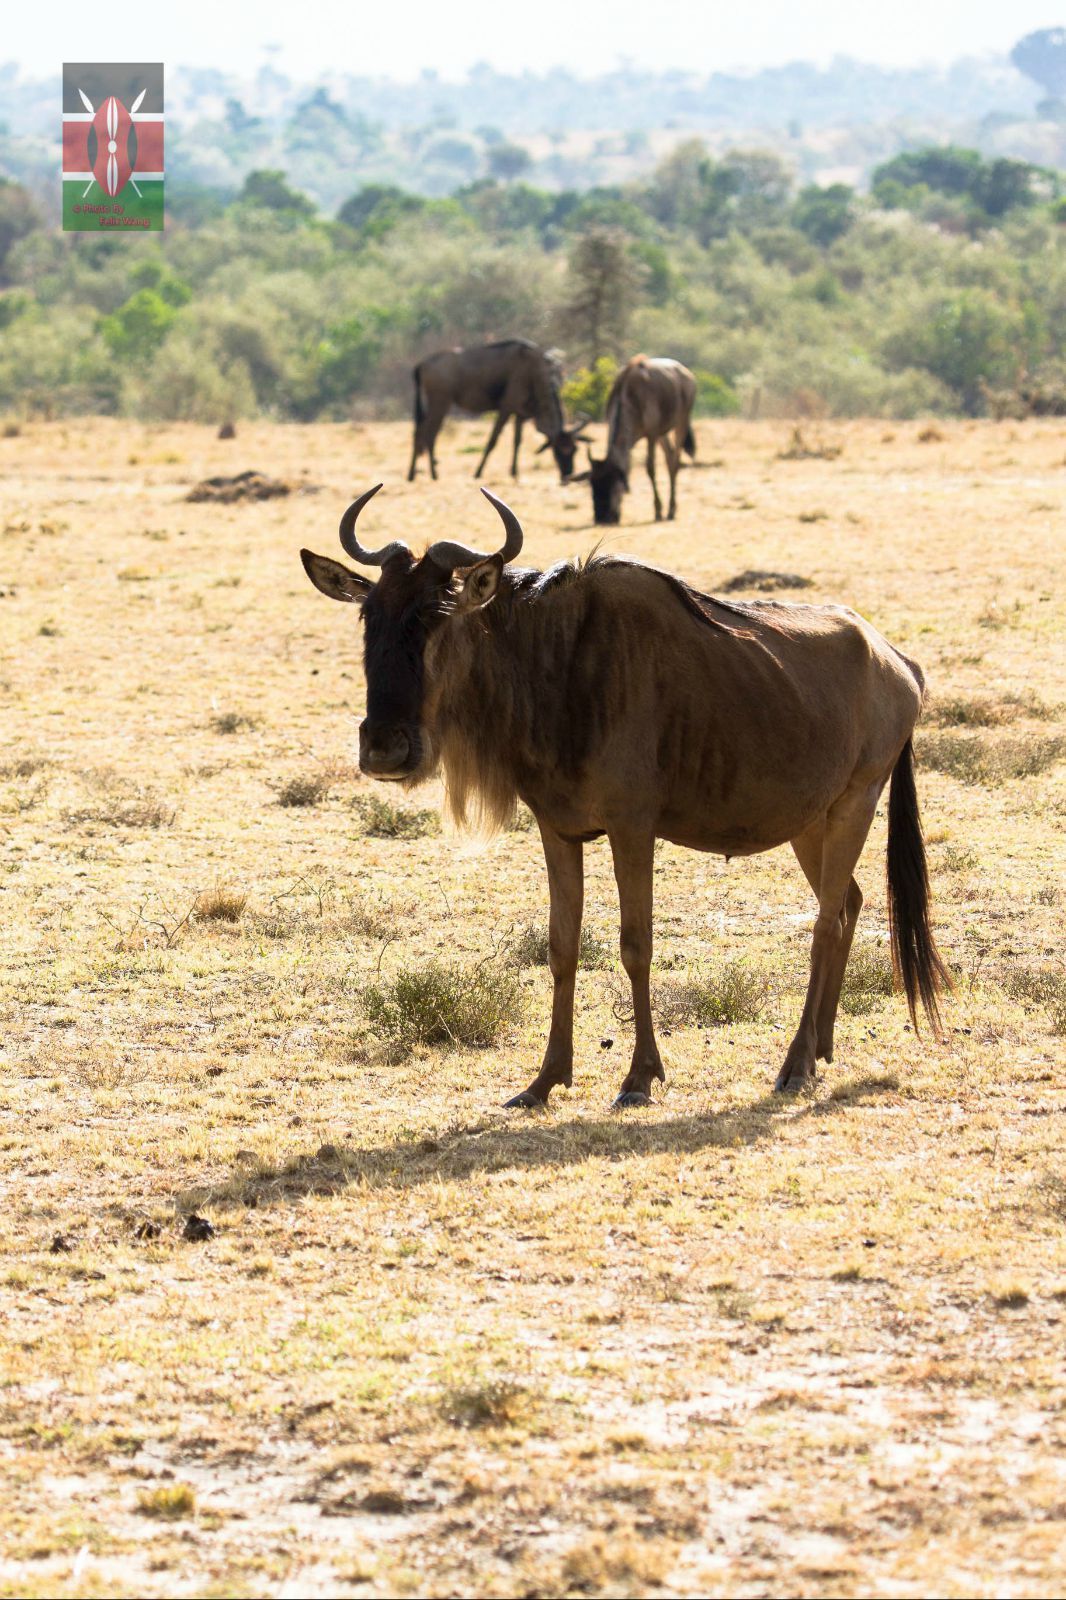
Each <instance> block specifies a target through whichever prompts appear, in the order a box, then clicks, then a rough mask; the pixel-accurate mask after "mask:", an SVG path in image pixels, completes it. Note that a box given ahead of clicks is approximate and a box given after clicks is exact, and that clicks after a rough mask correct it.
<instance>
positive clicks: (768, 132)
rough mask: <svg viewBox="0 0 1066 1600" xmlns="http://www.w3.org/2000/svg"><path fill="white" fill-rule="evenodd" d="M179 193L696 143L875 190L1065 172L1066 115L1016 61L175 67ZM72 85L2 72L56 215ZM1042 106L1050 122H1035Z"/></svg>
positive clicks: (660, 151)
mask: <svg viewBox="0 0 1066 1600" xmlns="http://www.w3.org/2000/svg"><path fill="white" fill-rule="evenodd" d="M167 97H168V130H167V137H168V171H169V175H170V178H171V193H172V196H174V195H176V193H177V192H178V190H179V189H184V190H186V191H195V190H215V191H218V192H219V193H220V194H222V195H226V194H233V193H235V192H236V191H237V190H238V189H239V187H240V185H241V183H242V182H243V180H244V178H245V176H246V175H247V173H248V172H249V171H252V170H253V169H256V168H263V167H269V168H279V169H281V170H283V171H285V172H286V173H287V174H288V175H289V177H290V178H291V180H292V181H293V182H294V183H295V184H296V185H297V186H298V187H299V188H300V189H302V190H304V191H305V192H307V193H308V194H310V195H311V196H312V197H313V198H314V199H315V200H316V201H317V202H318V204H319V205H320V206H322V207H323V208H324V209H326V210H328V211H334V210H335V209H336V207H337V206H338V205H339V204H340V203H341V202H342V201H343V200H344V199H345V198H346V197H347V196H349V195H350V194H352V193H353V192H354V191H355V190H356V189H358V188H359V187H360V186H362V185H363V184H366V183H370V182H387V183H397V184H400V185H402V186H403V187H405V188H407V189H409V190H412V191H415V192H419V193H422V194H426V195H436V196H440V195H445V194H449V193H451V192H453V191H454V190H455V189H457V188H459V187H460V186H462V185H464V184H468V183H470V182H471V181H474V180H476V179H478V178H480V177H483V176H486V175H493V176H496V177H500V178H502V179H505V180H506V179H508V178H514V177H522V178H524V179H526V180H527V181H529V182H532V183H535V184H537V185H538V186H540V187H542V188H545V189H555V190H562V189H573V188H579V189H585V188H590V187H592V186H595V185H602V184H610V183H625V182H629V181H631V180H633V179H636V178H640V177H642V176H644V175H646V174H647V173H648V172H650V171H651V170H652V168H653V167H654V166H655V164H656V162H657V161H659V160H660V159H661V158H662V157H663V156H664V155H665V154H667V153H668V152H669V150H670V149H671V148H672V147H673V146H674V145H676V144H678V143H680V142H681V141H682V140H683V139H685V138H690V137H692V135H693V134H698V135H700V136H701V137H702V138H703V139H704V140H705V141H706V143H707V145H708V147H709V148H710V149H712V150H714V151H716V152H719V153H720V152H722V151H724V150H726V149H729V148H730V147H734V146H742V147H746V148H761V149H768V150H772V151H774V152H775V153H777V154H778V155H780V156H782V157H783V158H784V159H785V160H786V162H787V163H788V164H789V166H790V168H791V170H792V172H793V173H794V176H795V178H796V179H797V180H798V181H801V182H812V181H813V182H820V183H830V182H835V181H846V182H848V183H852V184H858V185H860V186H861V185H862V184H863V183H864V182H865V181H866V180H867V178H868V176H869V173H870V171H871V170H872V168H873V167H874V166H876V165H877V164H878V163H880V162H883V161H885V160H887V159H889V158H890V157H892V156H893V155H895V154H897V153H898V152H900V151H901V150H906V149H911V148H915V147H916V146H918V145H927V144H931V143H941V142H942V143H948V142H953V143H961V144H965V145H967V146H970V147H972V148H975V149H978V150H981V151H982V152H983V153H984V154H986V155H1005V156H1013V157H1017V158H1020V159H1024V160H1028V161H1036V162H1040V163H1042V164H1045V165H1050V166H1063V165H1066V118H1064V117H1063V115H1062V108H1061V107H1060V106H1058V105H1057V104H1055V103H1049V102H1046V101H1045V102H1043V103H1042V102H1041V99H1040V90H1039V89H1038V88H1037V87H1036V85H1035V84H1033V83H1032V82H1031V81H1030V80H1029V79H1028V78H1026V77H1025V76H1023V75H1022V73H1021V72H1019V71H1018V70H1016V68H1015V67H1013V66H1012V65H1011V63H1010V61H1009V60H1008V59H1007V58H1006V57H1003V58H985V59H964V60H960V61H957V62H955V63H954V64H953V65H951V66H950V67H948V68H946V69H939V68H932V67H922V68H915V69H912V70H897V69H886V68H881V67H876V66H872V65H870V64H868V63H864V62H859V61H852V60H848V59H844V58H841V59H839V60H836V61H834V62H833V63H832V64H831V65H830V66H829V67H826V68H819V67H815V66H812V65H809V64H806V63H803V62H796V63H793V64H791V65H789V66H786V67H782V68H779V69H774V70H768V71H761V72H754V73H751V74H744V75H741V74H724V73H714V72H711V73H698V72H697V73H682V72H670V73H649V72H643V71H640V70H638V69H637V68H635V67H631V66H630V67H625V68H620V69H618V70H616V71H614V72H610V73H606V74H603V75H601V76H598V77H593V78H589V79H579V78H577V77H575V76H574V75H573V74H571V73H569V72H566V71H562V70H558V71H554V72H550V73H546V74H542V75H539V76H533V75H523V76H517V77H516V76H511V75H508V74H505V73H499V72H496V71H495V70H493V69H492V68H490V67H487V66H484V65H480V66H476V67H474V68H473V69H472V71H471V72H470V73H469V75H468V76H467V77H466V78H465V79H464V80H462V81H459V82H448V81H445V80H443V79H440V78H438V77H437V76H436V75H435V74H433V73H424V74H423V75H422V76H421V77H420V78H418V79H416V80H415V81H414V82H413V83H399V82H394V81H388V80H385V79H375V78H366V77H360V76H357V75H355V74H349V73H344V72H338V73H335V74H331V75H327V76H325V77H323V78H321V79H320V80H318V81H316V82H314V83H307V82H304V83H297V82H294V81H292V80H291V79H289V78H287V77H285V76H284V75H283V74H281V73H279V72H277V71H276V70H274V69H273V68H271V67H263V68H262V69H261V70H260V71H259V72H258V73H257V74H256V75H255V76H254V78H248V79H242V78H240V77H237V76H234V75H229V74H225V73H222V72H219V71H217V70H215V69H213V68H198V67H174V68H172V69H171V70H170V71H169V72H168V76H167ZM58 104H59V80H58V78H56V79H48V80H30V79H26V78H24V77H22V76H21V74H20V73H19V71H18V68H17V66H16V65H14V64H12V63H8V64H7V65H6V66H3V67H0V108H2V110H0V115H2V119H3V120H2V122H0V174H3V175H6V176H9V177H13V178H16V179H18V180H19V181H20V182H22V183H24V184H25V185H26V186H27V187H29V188H30V189H31V190H33V191H34V192H35V193H36V194H37V195H38V196H39V198H41V199H43V200H46V201H47V202H49V203H51V202H52V201H53V200H54V197H55V191H56V185H57V177H56V169H57V163H58V113H57V106H58ZM1038 108H1039V109H1038Z"/></svg>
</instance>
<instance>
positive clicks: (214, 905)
mask: <svg viewBox="0 0 1066 1600" xmlns="http://www.w3.org/2000/svg"><path fill="white" fill-rule="evenodd" d="M247 904H248V896H247V895H246V894H242V893H241V892H240V890H239V889H227V888H223V887H221V886H220V887H218V888H215V889H205V890H204V892H203V894H198V895H197V896H196V915H197V917H199V919H200V921H201V922H239V921H240V920H241V917H242V916H243V915H244V908H245V906H246V905H247Z"/></svg>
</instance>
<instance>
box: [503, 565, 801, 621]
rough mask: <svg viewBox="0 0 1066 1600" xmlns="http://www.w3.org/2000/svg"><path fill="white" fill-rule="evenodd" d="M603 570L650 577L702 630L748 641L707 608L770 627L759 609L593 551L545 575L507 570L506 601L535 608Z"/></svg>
mask: <svg viewBox="0 0 1066 1600" xmlns="http://www.w3.org/2000/svg"><path fill="white" fill-rule="evenodd" d="M604 567H635V568H636V569H637V570H638V571H640V572H650V573H652V574H654V576H655V577H656V578H661V579H662V581H663V583H665V584H666V585H667V587H668V588H669V589H670V590H671V592H672V593H673V594H674V595H676V597H677V599H678V600H679V601H680V602H681V604H682V605H683V606H684V608H685V610H686V611H687V612H688V614H689V616H691V617H694V618H695V619H696V621H697V622H702V623H703V625H704V627H707V628H717V629H718V631H719V632H720V633H729V634H733V635H734V636H735V637H737V638H750V637H751V634H750V630H749V629H748V628H736V627H730V625H729V623H728V622H722V621H720V620H719V619H718V618H717V617H715V616H713V615H712V614H711V613H710V611H709V610H708V609H707V608H708V607H709V606H715V607H717V608H718V610H720V611H730V612H732V613H733V615H734V616H735V617H739V618H741V620H742V621H744V622H748V623H750V622H754V621H756V620H758V621H761V622H764V623H769V625H770V626H771V627H772V626H773V625H774V624H773V620H772V618H769V617H766V616H764V615H763V611H762V609H761V608H758V609H757V608H756V606H755V605H753V604H751V603H750V602H747V603H746V602H744V601H740V600H721V599H719V597H718V596H717V595H711V594H703V593H702V592H701V591H700V590H699V589H693V588H692V587H691V585H690V584H687V583H685V581H684V579H683V578H677V577H675V576H674V574H673V573H672V572H664V571H663V570H662V568H661V567H650V566H648V565H647V564H646V563H645V562H643V561H634V560H633V559H632V558H630V557H628V556H616V555H600V554H599V553H598V551H597V550H593V551H592V552H591V553H590V554H589V555H587V556H586V557H585V558H584V560H582V559H581V557H576V558H574V559H573V560H571V561H558V562H556V564H555V565H554V566H552V567H549V568H548V570H547V571H546V572H536V571H534V570H532V569H530V568H525V567H523V568H517V569H516V568H511V569H510V572H509V576H510V579H511V583H510V586H509V593H510V597H511V599H512V601H515V602H518V603H520V604H521V603H526V604H530V605H536V604H538V603H539V602H541V601H543V600H545V599H546V598H547V597H548V596H549V595H551V594H554V593H555V592H556V591H557V590H558V589H560V588H563V587H566V586H568V585H570V584H571V583H574V582H576V581H577V580H578V579H580V578H582V577H584V576H585V574H586V573H589V572H594V571H599V570H600V569H601V568H604Z"/></svg>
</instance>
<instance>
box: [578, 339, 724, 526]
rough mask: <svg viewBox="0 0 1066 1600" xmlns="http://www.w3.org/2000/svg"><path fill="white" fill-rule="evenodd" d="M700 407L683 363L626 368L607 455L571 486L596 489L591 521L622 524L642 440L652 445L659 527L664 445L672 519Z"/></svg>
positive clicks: (657, 361) (640, 359)
mask: <svg viewBox="0 0 1066 1600" xmlns="http://www.w3.org/2000/svg"><path fill="white" fill-rule="evenodd" d="M695 401H696V380H695V378H694V377H693V376H692V374H691V372H690V371H689V370H688V368H687V367H683V366H682V365H681V363H680V361H671V360H670V359H669V358H668V357H666V356H634V357H633V359H632V361H630V362H628V363H627V365H626V366H624V367H623V368H622V370H621V372H620V373H619V374H618V376H617V378H616V379H615V380H614V383H613V384H612V386H611V393H610V395H609V396H608V399H607V454H606V455H605V456H604V458H603V460H602V461H597V460H595V459H594V458H593V456H592V454H591V452H590V454H589V466H588V470H587V471H586V472H579V473H578V474H577V475H576V476H575V477H573V478H571V480H570V481H571V483H584V482H586V481H587V482H589V483H590V484H591V485H592V515H593V517H594V518H595V520H596V521H597V522H598V523H615V522H621V520H622V496H623V494H626V493H627V492H628V490H629V457H630V454H631V452H632V450H633V449H634V447H635V446H636V445H637V444H638V443H639V441H640V440H641V439H647V441H648V477H649V478H650V479H651V492H652V494H653V495H654V496H655V520H656V522H661V521H662V515H663V507H662V501H661V500H660V499H659V486H658V484H657V483H656V482H655V446H656V444H660V445H662V451H663V455H664V456H665V457H666V470H667V472H668V473H669V474H670V506H669V509H668V510H667V513H666V514H667V516H668V517H670V518H671V519H673V517H674V516H675V514H676V512H677V470H678V467H679V466H680V465H681V452H682V450H684V451H686V452H687V453H688V455H689V456H693V457H694V456H695V454H696V440H695V437H694V435H693V432H692V422H691V417H692V407H693V405H694V404H695ZM671 434H673V438H672V439H671V438H670V435H671Z"/></svg>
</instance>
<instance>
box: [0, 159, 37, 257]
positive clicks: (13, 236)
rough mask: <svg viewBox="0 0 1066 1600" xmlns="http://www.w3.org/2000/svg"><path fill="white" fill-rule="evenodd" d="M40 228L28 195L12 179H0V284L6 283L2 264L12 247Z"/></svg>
mask: <svg viewBox="0 0 1066 1600" xmlns="http://www.w3.org/2000/svg"><path fill="white" fill-rule="evenodd" d="M40 226H41V217H40V213H39V212H38V210H37V207H36V206H35V205H34V203H33V200H32V199H31V197H30V195H29V193H28V192H27V191H26V190H25V189H24V188H23V187H22V185H21V184H19V183H15V182H14V181H13V180H12V179H10V178H0V283H4V282H6V281H7V280H6V276H5V273H4V263H5V261H6V260H7V254H8V251H9V250H10V249H11V247H12V245H14V244H17V243H18V241H19V240H20V239H23V238H25V236H26V234H28V233H32V232H33V230H34V229H35V228H39V227H40Z"/></svg>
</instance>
